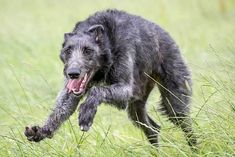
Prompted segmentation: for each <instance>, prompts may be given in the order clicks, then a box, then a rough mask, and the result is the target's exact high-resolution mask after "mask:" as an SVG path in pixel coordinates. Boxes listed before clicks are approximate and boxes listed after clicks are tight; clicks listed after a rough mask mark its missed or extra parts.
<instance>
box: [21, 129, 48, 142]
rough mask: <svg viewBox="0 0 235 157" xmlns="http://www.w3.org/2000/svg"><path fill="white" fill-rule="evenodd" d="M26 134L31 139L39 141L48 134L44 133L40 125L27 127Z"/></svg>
mask: <svg viewBox="0 0 235 157" xmlns="http://www.w3.org/2000/svg"><path fill="white" fill-rule="evenodd" d="M24 134H25V136H26V137H27V139H28V140H29V141H34V142H39V141H41V140H43V139H44V138H45V137H46V136H45V135H44V134H43V133H42V129H41V128H40V127H39V126H33V127H31V128H30V127H25V132H24Z"/></svg>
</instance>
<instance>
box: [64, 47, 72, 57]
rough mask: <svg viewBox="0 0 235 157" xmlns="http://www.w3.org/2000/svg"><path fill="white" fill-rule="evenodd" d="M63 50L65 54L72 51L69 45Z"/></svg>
mask: <svg viewBox="0 0 235 157" xmlns="http://www.w3.org/2000/svg"><path fill="white" fill-rule="evenodd" d="M64 52H65V53H66V54H68V55H70V54H71V53H72V47H71V46H69V47H67V48H66V49H65V50H64Z"/></svg>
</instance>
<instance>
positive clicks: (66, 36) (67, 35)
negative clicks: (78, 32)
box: [64, 33, 74, 40]
mask: <svg viewBox="0 0 235 157" xmlns="http://www.w3.org/2000/svg"><path fill="white" fill-rule="evenodd" d="M73 35H74V34H73V33H65V34H64V39H65V40H66V39H68V38H69V37H71V36H73Z"/></svg>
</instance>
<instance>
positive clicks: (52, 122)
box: [25, 88, 79, 142]
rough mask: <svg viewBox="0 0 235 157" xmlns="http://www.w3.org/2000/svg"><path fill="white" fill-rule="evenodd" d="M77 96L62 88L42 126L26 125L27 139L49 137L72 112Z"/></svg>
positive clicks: (34, 139)
mask: <svg viewBox="0 0 235 157" xmlns="http://www.w3.org/2000/svg"><path fill="white" fill-rule="evenodd" d="M78 102H79V98H78V97H76V96H74V95H73V94H69V93H68V92H67V89H66V88H64V89H63V90H62V91H61V92H60V93H59V95H58V97H57V99H56V106H55V108H54V109H53V111H52V113H51V114H50V115H49V117H48V119H47V121H46V122H45V124H44V125H43V127H39V126H33V127H26V129H25V136H26V137H27V139H28V140H29V141H34V142H39V141H41V140H43V139H44V138H51V137H52V136H53V133H54V132H55V131H56V130H57V129H58V128H59V126H60V125H61V124H62V123H63V122H64V121H65V120H67V119H68V118H69V117H70V115H72V114H73V113H74V111H75V110H76V108H77V105H78Z"/></svg>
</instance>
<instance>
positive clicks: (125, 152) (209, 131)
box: [0, 0, 235, 157]
mask: <svg viewBox="0 0 235 157" xmlns="http://www.w3.org/2000/svg"><path fill="white" fill-rule="evenodd" d="M105 8H118V9H122V10H126V11H128V12H130V13H134V14H138V15H141V16H143V17H144V18H147V19H149V20H152V21H154V22H156V23H158V24H159V25H161V26H162V27H163V28H165V29H166V30H167V31H168V32H169V33H170V34H171V35H172V36H173V38H174V39H175V40H176V41H177V43H178V44H179V46H180V48H181V51H182V54H183V56H184V58H185V59H186V60H187V64H188V65H189V67H190V69H191V71H192V75H193V82H194V85H193V89H194V94H193V97H192V103H191V104H192V117H193V120H194V127H195V131H196V134H197V136H198V141H199V144H198V148H199V149H198V152H192V151H191V150H190V149H189V147H188V145H187V144H186V141H185V139H184V137H183V134H182V132H181V130H180V129H178V128H176V127H174V126H173V125H172V124H171V123H170V122H169V121H167V118H166V117H165V116H163V115H161V113H160V112H158V111H157V107H158V105H157V104H158V102H159V92H158V90H157V89H155V90H154V91H153V92H152V94H151V98H150V99H149V100H148V111H149V112H150V114H151V116H152V117H154V119H155V120H157V121H158V123H159V124H161V126H162V130H161V134H160V147H159V149H158V150H156V149H155V148H153V147H152V146H151V145H150V144H149V143H148V142H147V141H146V139H145V137H144V135H143V133H142V132H141V131H140V130H138V129H136V128H135V127H134V126H132V124H131V122H130V121H129V120H128V118H127V115H126V113H125V112H124V111H117V110H116V109H114V108H112V107H109V106H108V105H101V106H100V108H99V109H98V113H97V116H96V118H95V122H94V125H93V127H92V129H91V130H90V131H89V132H88V133H82V132H81V131H80V129H79V127H78V125H77V113H75V114H74V115H73V116H72V117H71V118H70V120H69V121H67V122H66V123H65V124H64V125H63V126H62V127H61V128H60V130H59V131H58V132H57V134H56V135H55V136H54V138H53V139H50V140H49V139H47V140H44V141H42V142H40V143H30V142H28V141H27V140H26V138H25V137H24V134H23V132H24V128H25V126H27V125H35V124H37V125H42V124H43V122H44V121H45V119H46V117H47V115H48V114H49V112H50V110H51V108H52V107H53V104H54V100H55V97H56V94H57V92H58V91H59V89H60V87H61V85H62V83H63V76H62V68H63V65H62V62H61V61H60V60H59V57H58V55H59V52H60V48H61V43H62V40H63V34H64V33H65V32H69V31H71V30H72V28H73V27H74V24H75V23H76V22H77V21H79V20H83V19H85V18H86V17H87V16H88V15H90V14H92V13H94V12H95V11H97V10H102V9H105ZM0 71H1V77H0V128H1V131H0V156H3V157H5V156H95V157H96V156H100V157H103V156H105V157H106V156H107V157H109V156H110V157H111V156H117V157H119V156H123V157H126V156H133V157H138V156H139V157H140V156H141V157H143V156H146V157H148V156H170V157H171V156H180V157H181V156H185V157H186V156H198V157H201V156H211V157H213V156H226V157H229V156H235V1H233V0H207V1H206V0H198V1H190V0H149V1H144V0H138V1H131V0H128V1H125V0H119V1H118V0H110V1H109V0H103V1H101V0H87V1H85V0H80V1H78V0H77V1H75V0H74V1H72V0H68V1H65V0H50V1H46V0H34V1H31V0H12V1H9V0H0Z"/></svg>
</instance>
